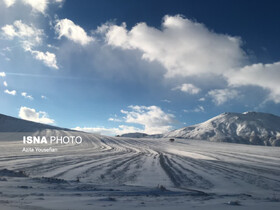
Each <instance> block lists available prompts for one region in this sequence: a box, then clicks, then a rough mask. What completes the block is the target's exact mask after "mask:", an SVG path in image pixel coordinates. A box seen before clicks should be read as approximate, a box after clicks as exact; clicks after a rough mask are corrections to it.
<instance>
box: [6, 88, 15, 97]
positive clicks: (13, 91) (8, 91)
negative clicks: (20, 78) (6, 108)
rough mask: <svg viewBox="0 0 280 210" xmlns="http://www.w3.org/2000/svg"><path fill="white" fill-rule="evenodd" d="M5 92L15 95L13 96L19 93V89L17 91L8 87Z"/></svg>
mask: <svg viewBox="0 0 280 210" xmlns="http://www.w3.org/2000/svg"><path fill="white" fill-rule="evenodd" d="M4 93H7V94H9V95H13V96H15V95H16V94H17V91H15V90H8V89H6V90H5V91H4Z"/></svg>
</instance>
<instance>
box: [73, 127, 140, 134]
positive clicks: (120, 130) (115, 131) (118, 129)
mask: <svg viewBox="0 0 280 210" xmlns="http://www.w3.org/2000/svg"><path fill="white" fill-rule="evenodd" d="M73 129H74V130H79V131H84V132H89V133H96V134H101V135H108V136H115V135H122V134H124V133H135V132H144V131H143V130H141V129H139V128H136V127H134V126H125V125H120V126H119V127H116V128H105V127H83V128H82V127H75V128H73Z"/></svg>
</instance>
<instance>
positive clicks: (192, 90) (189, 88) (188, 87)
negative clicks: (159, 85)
mask: <svg viewBox="0 0 280 210" xmlns="http://www.w3.org/2000/svg"><path fill="white" fill-rule="evenodd" d="M173 90H181V91H182V92H186V93H189V94H192V95H194V94H198V93H199V92H200V88H198V87H196V86H194V85H193V84H188V83H185V84H182V85H179V86H177V87H175V88H173Z"/></svg>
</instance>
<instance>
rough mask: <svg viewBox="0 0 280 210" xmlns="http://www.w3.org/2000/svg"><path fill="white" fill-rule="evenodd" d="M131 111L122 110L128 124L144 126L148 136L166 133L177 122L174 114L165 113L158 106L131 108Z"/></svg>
mask: <svg viewBox="0 0 280 210" xmlns="http://www.w3.org/2000/svg"><path fill="white" fill-rule="evenodd" d="M129 108H130V109H131V111H125V110H121V112H122V113H123V114H125V115H126V116H125V117H124V119H125V122H126V123H135V124H140V125H142V126H144V132H145V133H148V134H157V133H164V132H167V131H169V130H171V129H172V126H171V124H172V123H174V121H175V116H174V115H173V114H169V113H165V112H164V111H162V109H161V108H160V107H157V106H148V107H147V106H129Z"/></svg>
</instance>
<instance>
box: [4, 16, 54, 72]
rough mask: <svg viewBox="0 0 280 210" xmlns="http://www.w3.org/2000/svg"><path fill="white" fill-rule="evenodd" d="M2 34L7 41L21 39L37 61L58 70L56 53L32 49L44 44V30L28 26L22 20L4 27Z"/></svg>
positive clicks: (22, 43) (24, 47) (24, 46)
mask: <svg viewBox="0 0 280 210" xmlns="http://www.w3.org/2000/svg"><path fill="white" fill-rule="evenodd" d="M2 34H3V35H4V36H5V37H6V38H7V39H14V38H15V37H17V38H19V40H20V42H21V45H22V47H23V49H24V50H25V51H26V52H30V53H31V54H32V55H33V57H34V58H35V59H37V60H40V61H42V62H43V63H44V64H45V65H46V66H48V67H50V68H54V69H58V66H57V60H56V55H55V54H54V53H51V52H48V51H47V52H41V51H38V50H33V49H32V48H34V47H35V46H37V45H39V44H41V43H42V37H43V36H44V32H43V30H41V29H37V28H36V27H35V26H33V25H27V24H25V23H23V22H22V21H21V20H16V21H14V23H13V24H12V25H5V26H3V27H2Z"/></svg>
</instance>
